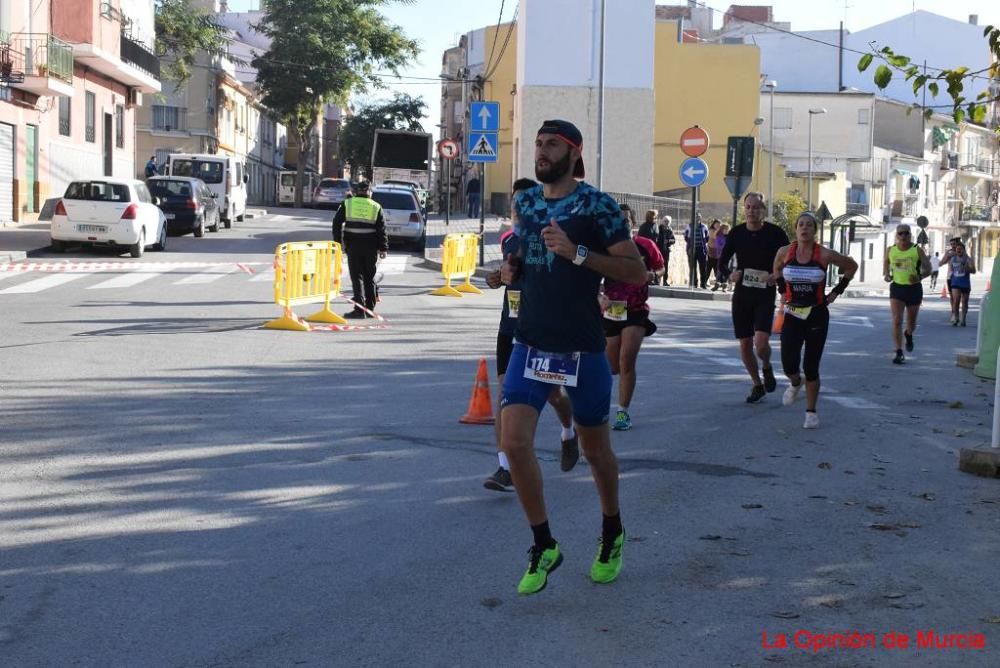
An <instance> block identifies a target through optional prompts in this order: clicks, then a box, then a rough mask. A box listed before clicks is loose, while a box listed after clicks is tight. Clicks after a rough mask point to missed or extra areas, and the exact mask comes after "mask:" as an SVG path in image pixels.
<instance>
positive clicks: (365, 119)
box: [340, 93, 427, 179]
mask: <svg viewBox="0 0 1000 668" xmlns="http://www.w3.org/2000/svg"><path fill="white" fill-rule="evenodd" d="M426 108H427V105H426V104H425V103H424V100H423V98H420V97H417V98H414V97H410V96H409V95H406V94H404V93H396V95H394V96H393V97H392V98H391V99H388V100H376V101H374V102H371V103H369V104H366V105H365V106H363V107H362V108H361V109H360V110H358V111H357V112H356V113H355V114H354V115H353V116H351V117H350V118H349V119H347V121H346V122H345V123H344V125H343V127H342V128H341V129H340V157H341V158H342V159H343V160H346V161H347V162H348V163H350V165H351V175H352V176H354V177H357V176H358V175H360V174H364V175H365V177H366V178H368V179H371V177H372V174H371V164H372V145H373V144H374V143H375V131H376V130H409V131H411V132H422V131H423V126H422V125H421V124H420V119H422V118H423V117H424V110H425V109H426Z"/></svg>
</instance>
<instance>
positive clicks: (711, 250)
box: [702, 218, 722, 291]
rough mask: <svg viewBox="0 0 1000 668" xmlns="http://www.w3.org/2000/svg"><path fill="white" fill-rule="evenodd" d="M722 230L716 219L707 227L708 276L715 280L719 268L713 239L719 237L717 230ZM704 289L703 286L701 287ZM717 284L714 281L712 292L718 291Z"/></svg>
mask: <svg viewBox="0 0 1000 668" xmlns="http://www.w3.org/2000/svg"><path fill="white" fill-rule="evenodd" d="M720 229H722V221H721V220H719V219H718V218H716V219H715V220H713V221H712V223H711V224H710V225H709V226H708V275H709V277H711V278H715V277H716V274H717V270H718V268H719V251H718V249H717V248H716V247H715V238H716V237H717V236H718V235H719V230H720ZM702 287H705V286H702ZM718 289H719V283H718V281H716V283H715V285H714V286H712V290H713V291H714V290H718Z"/></svg>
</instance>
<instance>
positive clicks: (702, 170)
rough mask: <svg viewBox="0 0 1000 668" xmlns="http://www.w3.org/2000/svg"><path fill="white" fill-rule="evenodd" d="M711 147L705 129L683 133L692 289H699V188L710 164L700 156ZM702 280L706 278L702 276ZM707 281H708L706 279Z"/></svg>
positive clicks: (695, 129)
mask: <svg viewBox="0 0 1000 668" xmlns="http://www.w3.org/2000/svg"><path fill="white" fill-rule="evenodd" d="M708 147H709V138H708V132H707V131H705V129H704V128H701V127H698V126H697V125H694V126H692V127H690V128H688V129H687V130H685V131H684V132H682V133H681V140H680V148H681V153H683V154H684V155H686V156H688V158H687V160H685V161H684V162H682V163H681V169H680V177H681V182H682V183H683V184H684V185H686V186H690V187H691V228H690V231H689V232H688V239H689V240H690V242H691V245H690V249H689V250H688V266H689V268H690V272H689V274H690V276H689V278H690V280H689V283H690V285H691V288H692V289H693V288H695V287H697V273H696V272H697V267H696V266H695V262H696V260H695V258H696V253H695V250H696V248H697V245H698V237H697V224H698V188H699V187H701V184H703V183H704V182H705V179H707V178H708V164H707V163H706V162H705V161H704V160H702V159H701V158H700V157H699V156H701V155H704V154H705V152H706V151H707V150H708ZM705 244H706V248H705V252H706V253H707V252H708V247H707V244H708V239H707V238H706V239H705ZM702 278H706V277H705V276H702ZM706 280H707V279H706Z"/></svg>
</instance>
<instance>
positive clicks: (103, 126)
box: [0, 0, 160, 224]
mask: <svg viewBox="0 0 1000 668" xmlns="http://www.w3.org/2000/svg"><path fill="white" fill-rule="evenodd" d="M56 9H58V11H54V10H56ZM153 39H154V24H153V1H152V0H58V2H57V1H56V0H36V1H34V2H32V3H17V2H10V1H7V0H4V1H3V2H0V224H10V223H23V222H29V221H33V220H37V218H38V214H39V212H40V211H41V209H42V206H43V205H44V203H45V201H46V200H47V199H48V198H49V197H50V196H58V195H61V194H62V192H63V191H64V190H65V188H66V186H67V185H68V184H69V183H70V182H71V181H73V180H74V179H79V178H92V177H98V176H131V175H132V174H134V173H135V146H134V136H135V108H136V106H137V105H138V104H140V103H141V101H142V99H143V96H144V95H148V94H153V93H158V92H159V91H160V81H159V72H160V65H159V61H158V59H157V58H156V56H155V55H154V53H153Z"/></svg>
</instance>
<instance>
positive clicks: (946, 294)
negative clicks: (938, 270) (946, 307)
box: [941, 285, 948, 299]
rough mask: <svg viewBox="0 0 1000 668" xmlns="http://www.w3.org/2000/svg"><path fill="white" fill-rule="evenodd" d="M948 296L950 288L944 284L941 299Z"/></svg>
mask: <svg viewBox="0 0 1000 668" xmlns="http://www.w3.org/2000/svg"><path fill="white" fill-rule="evenodd" d="M947 298H948V288H946V287H945V286H943V285H942V286H941V299H947Z"/></svg>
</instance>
